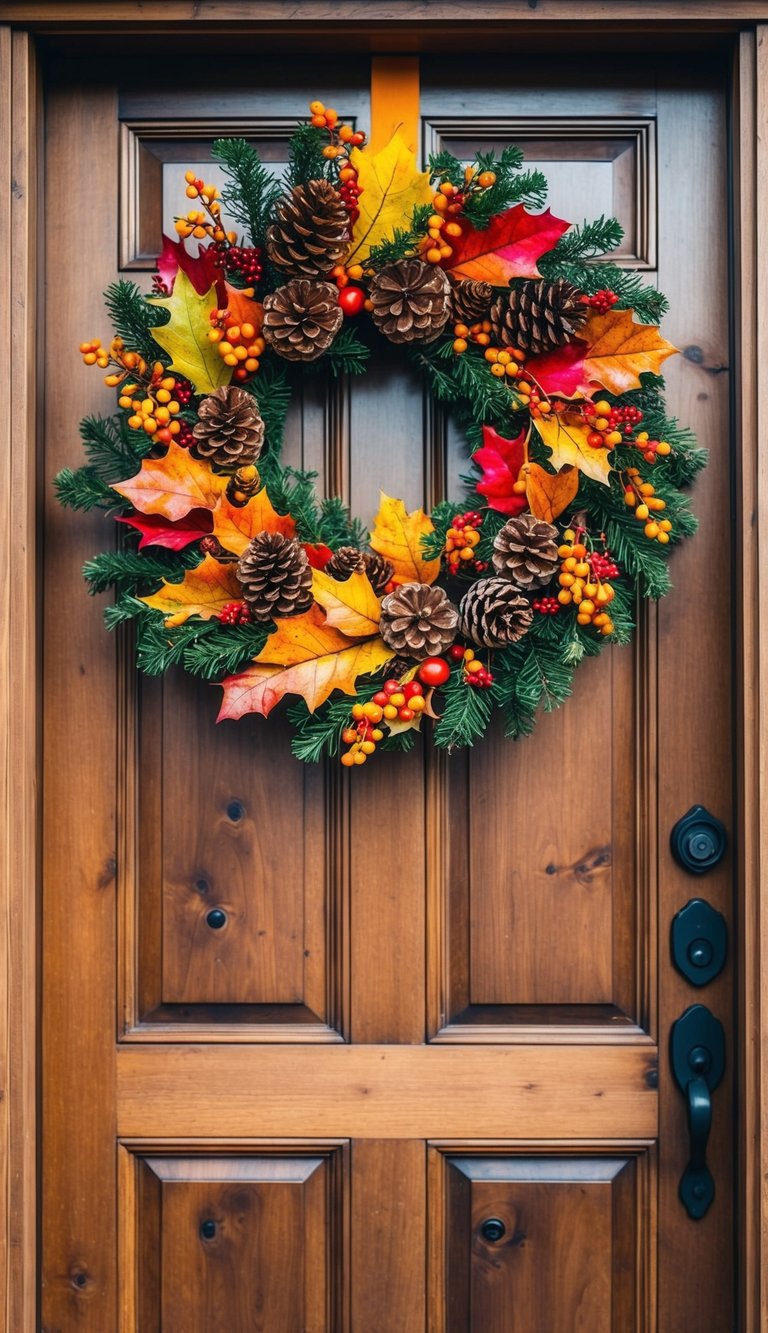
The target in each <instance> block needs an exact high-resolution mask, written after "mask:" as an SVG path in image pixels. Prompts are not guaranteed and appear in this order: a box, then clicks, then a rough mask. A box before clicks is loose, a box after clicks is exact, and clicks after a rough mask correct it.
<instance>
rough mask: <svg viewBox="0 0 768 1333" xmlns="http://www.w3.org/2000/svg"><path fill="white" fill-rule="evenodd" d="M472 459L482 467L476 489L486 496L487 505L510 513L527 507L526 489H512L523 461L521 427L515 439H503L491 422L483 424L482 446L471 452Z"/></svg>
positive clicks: (523, 449) (523, 436) (503, 512)
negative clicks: (520, 492)
mask: <svg viewBox="0 0 768 1333" xmlns="http://www.w3.org/2000/svg"><path fill="white" fill-rule="evenodd" d="M472 461H473V463H477V465H478V467H480V468H482V472H483V475H482V478H481V480H480V481H479V482H478V483H477V486H476V487H475V489H476V490H477V491H478V492H479V494H480V495H484V496H485V497H486V499H487V501H488V507H489V509H497V510H498V511H499V513H500V514H509V515H510V516H513V515H515V514H521V513H522V512H523V510H524V509H527V508H528V501H527V499H526V496H525V492H523V494H522V495H516V494H515V491H514V489H513V487H514V484H515V482H516V481H517V479H518V477H519V475H520V469H521V467H522V466H523V463H524V462H525V431H524V430H521V431H520V434H519V435H518V436H517V438H516V439H514V440H505V439H504V436H503V435H499V433H498V431H497V430H494V428H493V426H483V447H482V449H478V450H477V452H476V453H475V454H473V455H472Z"/></svg>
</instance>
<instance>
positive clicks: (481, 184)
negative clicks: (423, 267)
mask: <svg viewBox="0 0 768 1333" xmlns="http://www.w3.org/2000/svg"><path fill="white" fill-rule="evenodd" d="M495 183H496V173H495V172H494V171H478V169H477V167H467V169H466V171H465V172H464V185H463V186H462V188H461V190H459V189H457V187H456V186H455V185H452V184H451V182H450V181H443V183H442V185H440V186H439V187H438V189H437V192H436V193H435V194H434V195H433V197H432V210H433V211H432V214H431V215H430V217H429V218H428V219H427V234H426V236H425V237H423V239H422V240H421V242H420V249H421V252H422V258H423V259H426V261H427V263H428V264H441V263H442V262H443V260H444V259H450V257H451V255H452V254H453V246H452V245H451V244H450V242H451V241H454V240H456V239H457V238H458V237H459V236H461V231H462V228H461V223H459V222H457V221H456V215H457V214H458V213H460V212H461V211H462V209H463V207H464V205H465V203H466V201H467V198H468V197H469V195H470V194H473V193H475V192H476V191H477V190H487V189H488V187H489V186H490V185H494V184H495Z"/></svg>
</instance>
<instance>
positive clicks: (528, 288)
mask: <svg viewBox="0 0 768 1333" xmlns="http://www.w3.org/2000/svg"><path fill="white" fill-rule="evenodd" d="M586 313H587V312H586V307H585V306H584V305H583V304H582V302H581V297H580V294H579V292H578V290H577V289H576V288H575V287H574V286H573V285H572V283H570V282H566V280H565V278H558V279H557V280H556V281H555V282H547V280H546V278H540V279H538V280H535V279H534V280H531V281H530V282H521V283H520V285H519V286H518V287H513V288H511V290H510V291H508V292H504V293H503V294H502V295H501V296H499V297H497V299H496V300H495V301H494V303H493V305H492V306H491V311H490V315H489V319H490V321H491V327H492V330H493V335H494V339H495V341H496V342H497V343H498V344H499V345H500V346H502V347H519V348H520V350H521V351H522V352H532V353H534V354H535V353H539V352H551V351H552V350H553V348H555V347H563V346H564V345H565V343H568V342H571V341H572V340H573V338H574V337H575V334H576V330H577V329H578V328H579V326H580V324H581V323H582V322H583V320H584V317H585V315H586Z"/></svg>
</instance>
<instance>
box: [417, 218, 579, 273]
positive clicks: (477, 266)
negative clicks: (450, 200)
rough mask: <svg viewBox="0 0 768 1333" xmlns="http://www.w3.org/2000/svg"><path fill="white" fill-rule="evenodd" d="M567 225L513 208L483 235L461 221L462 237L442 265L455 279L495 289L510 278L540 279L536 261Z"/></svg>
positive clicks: (468, 223)
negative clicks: (470, 280)
mask: <svg viewBox="0 0 768 1333" xmlns="http://www.w3.org/2000/svg"><path fill="white" fill-rule="evenodd" d="M570 225H571V224H570V222H564V221H563V220H562V218H556V217H553V215H552V212H551V211H550V209H547V210H546V212H544V213H528V212H527V211H526V209H525V207H524V205H523V204H514V205H513V207H512V208H508V209H507V210H506V211H505V212H504V213H499V214H497V216H496V217H495V218H492V220H491V222H490V223H489V225H488V226H487V227H486V228H485V230H484V231H477V230H476V229H475V228H474V227H473V226H472V224H471V222H466V221H461V220H460V226H461V236H458V237H457V238H456V240H455V241H453V242H452V244H453V254H452V255H451V257H450V259H448V260H447V261H446V263H445V265H444V267H445V268H447V269H449V270H450V272H451V273H452V275H453V277H454V278H477V279H479V280H480V281H482V282H490V283H491V284H492V285H493V286H494V287H506V285H507V283H508V282H509V280H510V278H539V277H541V274H540V273H539V270H538V269H537V267H536V262H537V260H538V259H539V258H540V257H541V255H543V254H546V252H547V251H548V250H551V249H552V247H553V246H554V245H556V244H557V242H558V241H559V240H560V237H561V236H562V235H563V232H566V231H567V230H568V228H569V227H570Z"/></svg>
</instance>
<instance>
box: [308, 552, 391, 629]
mask: <svg viewBox="0 0 768 1333" xmlns="http://www.w3.org/2000/svg"><path fill="white" fill-rule="evenodd" d="M312 593H313V595H314V598H315V601H316V602H319V603H320V605H321V606H322V607H323V608H324V610H325V613H326V616H325V623H326V624H327V625H332V626H333V627H334V628H335V629H338V630H341V632H342V634H348V635H349V636H350V637H351V638H354V639H357V638H361V637H362V636H365V635H367V636H370V635H371V634H377V633H378V630H379V619H380V617H381V602H380V601H379V599H378V597H377V596H376V593H375V592H374V591H373V588H372V587H371V584H370V580H369V578H368V575H367V574H364V573H359V572H358V573H355V574H352V575H351V576H350V577H349V578H348V579H344V580H343V582H340V581H339V580H338V579H334V578H331V576H330V574H324V573H323V572H322V570H319V569H316V570H315V571H314V572H313V574H312Z"/></svg>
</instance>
